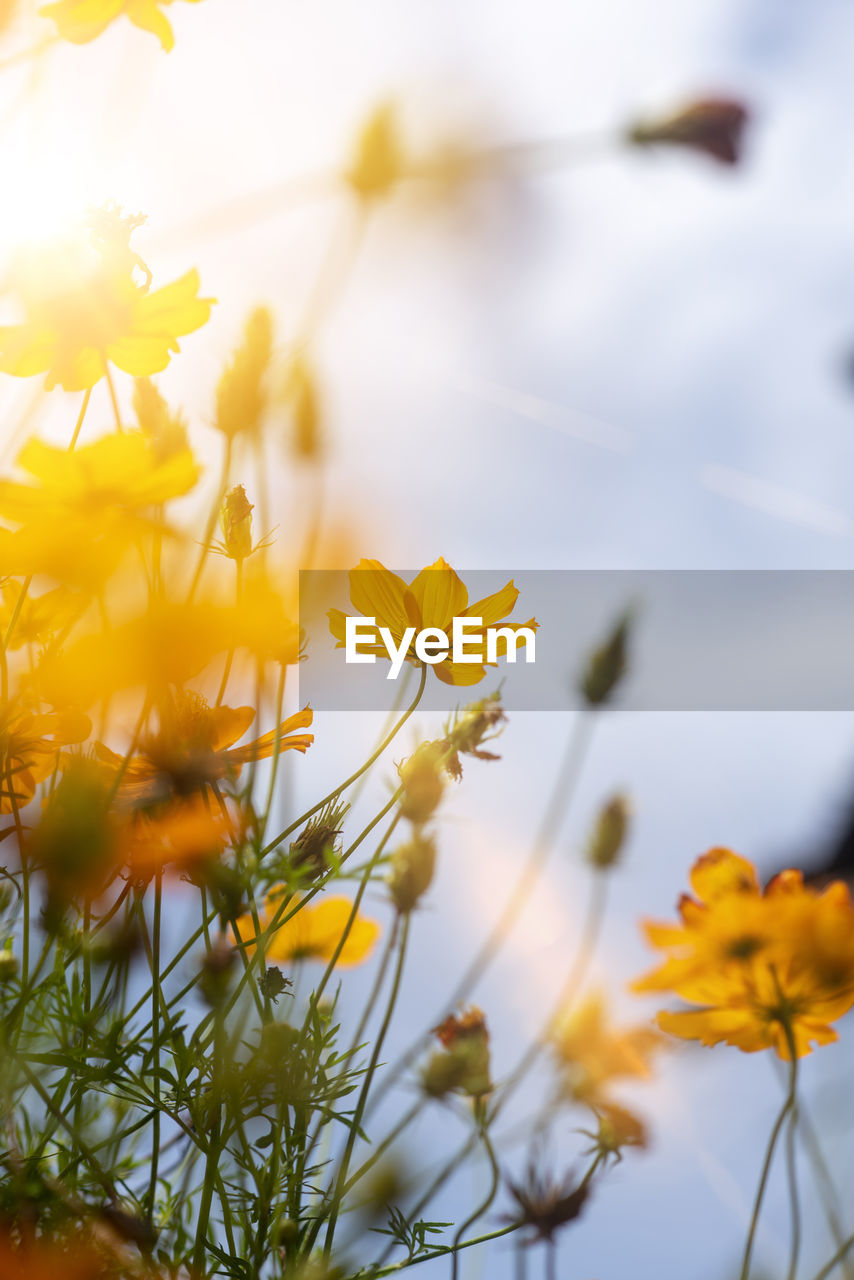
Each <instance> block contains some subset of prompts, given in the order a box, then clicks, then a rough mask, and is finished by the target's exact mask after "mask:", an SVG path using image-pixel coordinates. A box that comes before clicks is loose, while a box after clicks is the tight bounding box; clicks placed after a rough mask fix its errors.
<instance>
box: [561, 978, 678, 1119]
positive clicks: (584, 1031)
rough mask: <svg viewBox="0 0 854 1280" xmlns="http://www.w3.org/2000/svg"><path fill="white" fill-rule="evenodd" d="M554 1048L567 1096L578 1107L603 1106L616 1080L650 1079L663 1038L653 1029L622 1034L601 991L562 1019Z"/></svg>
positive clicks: (627, 1030) (632, 1030)
mask: <svg viewBox="0 0 854 1280" xmlns="http://www.w3.org/2000/svg"><path fill="white" fill-rule="evenodd" d="M552 1044H553V1046H554V1049H555V1053H556V1055H557V1059H558V1063H559V1066H560V1068H561V1072H562V1074H563V1084H564V1088H565V1089H566V1092H567V1093H568V1094H569V1095H570V1097H572V1098H573V1099H575V1100H576V1101H577V1102H584V1103H587V1104H589V1105H591V1106H593V1107H596V1108H598V1107H600V1106H601V1105H603V1104H604V1103H605V1102H607V1100H608V1093H609V1090H610V1088H611V1085H612V1084H613V1083H614V1081H619V1080H626V1079H632V1078H641V1079H645V1078H646V1077H647V1076H649V1074H650V1061H651V1058H652V1056H653V1054H654V1053H655V1052H656V1050H657V1049H660V1048H661V1046H662V1038H661V1036H659V1035H658V1033H657V1032H656V1031H654V1030H653V1029H652V1028H651V1027H648V1026H637V1027H628V1028H621V1029H618V1028H616V1027H615V1026H613V1024H612V1023H611V1021H610V1019H609V1017H608V1015H607V1012H606V1008H605V1000H604V998H603V996H602V994H601V993H599V992H597V993H595V994H593V995H591V996H589V997H588V998H587V999H586V1000H585V1001H584V1003H583V1004H582V1005H581V1006H580V1007H579V1008H578V1009H577V1010H576V1011H575V1012H574V1013H570V1014H569V1015H567V1016H566V1017H565V1018H563V1019H560V1018H559V1019H558V1020H557V1022H556V1023H555V1026H554V1029H553V1031H552Z"/></svg>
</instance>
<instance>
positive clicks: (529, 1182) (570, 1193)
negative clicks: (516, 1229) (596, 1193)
mask: <svg viewBox="0 0 854 1280" xmlns="http://www.w3.org/2000/svg"><path fill="white" fill-rule="evenodd" d="M590 1185H591V1184H590V1180H589V1179H587V1180H584V1181H582V1182H578V1180H577V1179H576V1178H575V1175H574V1174H569V1175H568V1176H567V1177H566V1178H564V1179H563V1181H561V1182H555V1181H554V1179H553V1178H550V1177H549V1176H548V1175H546V1174H538V1173H537V1171H536V1170H535V1169H534V1168H533V1166H532V1167H530V1168H529V1169H528V1174H527V1178H526V1180H525V1182H524V1183H516V1182H511V1181H510V1180H509V1179H508V1181H507V1186H508V1188H509V1191H510V1194H511V1195H512V1197H513V1199H514V1200H515V1201H516V1204H517V1206H518V1211H517V1213H516V1214H514V1215H512V1217H510V1221H511V1222H515V1223H518V1225H519V1226H522V1227H533V1229H534V1232H535V1239H537V1240H547V1241H550V1242H551V1241H552V1240H554V1237H555V1235H556V1234H557V1232H558V1231H559V1230H560V1229H561V1227H565V1226H567V1225H568V1224H569V1223H570V1222H574V1221H575V1219H576V1218H577V1217H579V1215H580V1214H581V1211H582V1209H583V1208H584V1206H585V1204H586V1203H587V1197H588V1196H589V1194H590Z"/></svg>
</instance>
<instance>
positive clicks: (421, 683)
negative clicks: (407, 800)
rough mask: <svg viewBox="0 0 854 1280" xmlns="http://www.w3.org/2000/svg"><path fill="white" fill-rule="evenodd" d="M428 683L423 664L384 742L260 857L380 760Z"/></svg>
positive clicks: (273, 841) (287, 829) (293, 823)
mask: <svg viewBox="0 0 854 1280" xmlns="http://www.w3.org/2000/svg"><path fill="white" fill-rule="evenodd" d="M426 683H427V667H426V666H425V665H423V664H422V667H421V678H420V680H419V681H418V690H417V692H416V694H415V697H414V698H413V699H412V701H411V702H410V704H409V706H408V707H407V708H406V710H405V711H404V713H403V715H402V716H401V717H400V719H399V720H398V722H397V724H395V725H394V726H393V727H392V729H391V731H390V732H389V733H388V734H387V735H386V737H385V738H384V739H383V740H382V742H381V743H380V744H379V746H378V747H377V748H376V750H375V751H373V752H372V753H371V754H370V755H369V756H368V758H367V760H366V761H365V763H364V764H363V765H361V766H360V767H359V768H358V769H357V770H356V771H355V773H351V774H350V777H349V778H347V779H345V781H344V782H342V783H341V784H340V786H337V787H336V788H335V790H334V791H330V792H329V795H327V796H324V797H323V799H322V800H319V801H318V802H317V804H315V805H313V806H312V807H311V808H310V809H308V810H306V812H305V813H303V814H300V816H299V817H298V818H296V819H295V821H293V822H292V823H291V825H290V826H289V827H286V828H285V830H284V831H281V832H280V833H279V834H278V835H277V836H276V838H275V839H274V840H271V841H270V843H269V844H268V845H266V846H265V847H264V848H263V849H262V850H261V853H260V855H259V856H260V857H262V858H263V857H265V856H266V855H267V854H268V853H271V852H272V850H273V849H275V848H276V846H277V845H279V844H281V843H282V841H283V840H286V839H287V838H288V836H289V835H291V834H292V833H293V832H294V831H296V829H297V827H301V826H303V824H304V823H306V822H307V821H308V819H309V818H311V817H312V816H313V815H314V814H315V813H317V812H318V811H319V810H320V809H323V808H325V807H326V805H328V804H330V803H331V802H332V801H333V800H337V799H338V797H339V796H340V795H341V793H342V791H346V790H347V788H348V787H350V786H352V785H353V783H354V782H356V780H357V779H358V778H361V776H362V774H363V773H367V771H368V770H369V769H370V768H371V767H372V766H373V765H374V764H376V762H377V760H379V758H380V756H381V755H382V754H383V752H384V751H385V749H386V747H388V746H389V745H390V744H391V743H392V742H393V741H394V739H395V738H396V737H397V735H398V733H400V730H401V729H402V728H403V726H404V725H405V724H406V722H407V720H408V719H409V717H410V716H411V715H412V713H413V712H414V711H415V709H416V708H417V706H418V704H419V702H420V701H421V698H422V695H423V693H424V686H425V684H426Z"/></svg>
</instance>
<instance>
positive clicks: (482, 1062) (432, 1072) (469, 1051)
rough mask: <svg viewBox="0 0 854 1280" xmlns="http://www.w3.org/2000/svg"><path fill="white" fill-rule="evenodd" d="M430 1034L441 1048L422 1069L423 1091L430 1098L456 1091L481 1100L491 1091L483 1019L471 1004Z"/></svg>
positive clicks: (485, 1028)
mask: <svg viewBox="0 0 854 1280" xmlns="http://www.w3.org/2000/svg"><path fill="white" fill-rule="evenodd" d="M433 1034H434V1035H435V1036H436V1037H437V1038H438V1040H439V1043H440V1044H441V1045H442V1050H441V1052H439V1053H434V1054H433V1056H432V1057H431V1058H430V1060H429V1061H428V1063H427V1065H426V1067H425V1068H424V1073H423V1075H422V1084H423V1086H424V1091H425V1092H426V1093H427V1094H428V1095H429V1096H430V1097H433V1098H441V1097H444V1096H445V1094H446V1093H450V1092H452V1091H457V1090H460V1091H462V1092H463V1093H465V1094H468V1096H469V1097H472V1098H482V1097H483V1096H484V1094H487V1093H489V1092H490V1090H491V1089H492V1080H491V1075H490V1055H489V1031H488V1030H487V1026H486V1018H485V1017H484V1016H483V1013H482V1012H481V1010H480V1009H478V1008H477V1007H476V1006H475V1005H472V1006H471V1007H470V1008H468V1009H465V1010H463V1011H462V1012H461V1013H459V1014H457V1013H452V1014H450V1015H449V1016H448V1017H447V1018H445V1020H444V1022H441V1023H440V1024H439V1026H438V1027H434V1028H433Z"/></svg>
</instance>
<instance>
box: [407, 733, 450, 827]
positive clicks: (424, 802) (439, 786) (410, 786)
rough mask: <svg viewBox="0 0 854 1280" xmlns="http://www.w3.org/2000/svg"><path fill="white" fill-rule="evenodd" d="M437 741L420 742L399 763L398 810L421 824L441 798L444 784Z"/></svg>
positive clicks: (440, 751) (440, 744)
mask: <svg viewBox="0 0 854 1280" xmlns="http://www.w3.org/2000/svg"><path fill="white" fill-rule="evenodd" d="M443 753H444V748H443V745H442V743H440V742H423V743H422V744H421V746H420V747H419V748H418V750H417V751H416V752H415V753H414V754H413V755H411V756H410V757H409V759H408V760H404V762H403V764H401V765H400V766H399V767H398V773H399V774H400V781H401V785H402V787H403V795H402V796H401V798H400V812H401V813H402V815H403V817H404V818H408V819H409V821H410V822H413V823H415V824H416V826H420V825H421V824H422V823H425V822H426V821H427V819H428V818H429V817H430V815H431V814H432V813H433V812H434V811H435V809H436V808H437V806H438V804H439V801H440V800H441V799H442V792H443V790H444V787H445V782H444V778H443V777H442V766H441V763H440V761H441V757H442V755H443Z"/></svg>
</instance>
